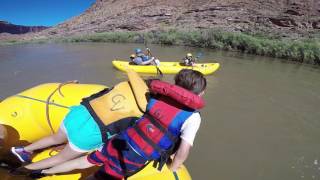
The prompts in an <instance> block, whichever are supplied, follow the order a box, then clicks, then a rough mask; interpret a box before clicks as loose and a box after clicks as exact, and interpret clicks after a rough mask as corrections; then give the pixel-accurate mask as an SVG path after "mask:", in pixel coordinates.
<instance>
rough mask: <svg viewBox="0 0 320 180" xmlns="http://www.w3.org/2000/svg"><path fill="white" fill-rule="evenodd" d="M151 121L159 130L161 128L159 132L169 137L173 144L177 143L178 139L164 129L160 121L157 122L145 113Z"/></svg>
mask: <svg viewBox="0 0 320 180" xmlns="http://www.w3.org/2000/svg"><path fill="white" fill-rule="evenodd" d="M144 116H146V117H147V118H148V119H149V120H150V122H151V123H152V124H153V125H155V126H156V127H157V128H159V130H160V131H161V132H162V133H163V134H166V135H168V137H169V139H170V140H171V142H172V143H175V142H176V141H177V140H178V138H177V136H175V135H173V134H172V133H171V132H170V131H169V130H167V129H166V128H164V127H163V126H162V125H161V124H160V123H159V121H157V120H156V119H155V118H154V117H153V116H151V115H150V114H149V113H145V115H144Z"/></svg>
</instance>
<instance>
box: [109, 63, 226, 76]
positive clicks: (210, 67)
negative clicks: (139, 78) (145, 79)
mask: <svg viewBox="0 0 320 180" xmlns="http://www.w3.org/2000/svg"><path fill="white" fill-rule="evenodd" d="M112 64H113V66H114V67H115V68H117V69H119V70H120V71H126V69H127V68H128V67H130V69H133V70H134V71H136V72H139V73H150V74H156V73H157V72H158V71H157V68H156V66H155V65H132V64H131V63H130V62H129V61H123V60H113V61H112ZM219 67H220V64H219V63H197V64H196V65H195V66H183V65H181V64H180V63H179V62H162V61H161V62H160V65H159V66H158V68H159V69H160V70H161V72H162V73H164V74H177V73H178V72H179V71H180V70H181V69H193V70H197V71H200V72H201V73H202V74H204V75H209V74H212V73H214V72H215V71H216V70H218V69H219Z"/></svg>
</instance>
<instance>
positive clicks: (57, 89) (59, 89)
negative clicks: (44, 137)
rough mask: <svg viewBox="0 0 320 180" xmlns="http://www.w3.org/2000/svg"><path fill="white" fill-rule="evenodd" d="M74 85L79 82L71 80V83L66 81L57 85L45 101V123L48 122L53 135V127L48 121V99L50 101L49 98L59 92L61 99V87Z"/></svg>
mask: <svg viewBox="0 0 320 180" xmlns="http://www.w3.org/2000/svg"><path fill="white" fill-rule="evenodd" d="M76 83H79V81H77V80H73V81H67V82H64V83H61V84H59V86H58V87H57V88H56V89H55V90H54V91H52V93H51V94H50V95H49V96H48V98H47V101H46V118H47V122H48V125H49V127H50V129H51V133H52V134H54V133H55V132H54V129H53V127H52V124H51V120H50V116H49V104H50V99H51V97H52V96H53V95H54V94H55V93H56V92H57V91H58V92H59V94H60V95H61V96H62V97H64V95H63V94H62V92H61V88H62V86H64V85H67V84H76Z"/></svg>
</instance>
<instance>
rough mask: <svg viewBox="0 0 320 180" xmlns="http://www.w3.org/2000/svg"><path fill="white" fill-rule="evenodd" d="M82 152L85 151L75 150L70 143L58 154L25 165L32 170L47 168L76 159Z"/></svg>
mask: <svg viewBox="0 0 320 180" xmlns="http://www.w3.org/2000/svg"><path fill="white" fill-rule="evenodd" d="M82 154H84V152H79V151H75V150H73V149H72V148H71V147H70V145H69V144H67V145H66V147H65V148H64V149H63V150H62V151H61V152H59V153H58V154H57V155H55V156H52V157H50V158H47V159H44V160H41V161H38V162H35V163H32V164H29V165H27V166H25V167H26V168H27V169H31V170H36V169H46V168H50V167H53V166H55V165H57V164H60V163H62V162H65V161H68V160H70V159H74V158H76V157H78V156H80V155H82Z"/></svg>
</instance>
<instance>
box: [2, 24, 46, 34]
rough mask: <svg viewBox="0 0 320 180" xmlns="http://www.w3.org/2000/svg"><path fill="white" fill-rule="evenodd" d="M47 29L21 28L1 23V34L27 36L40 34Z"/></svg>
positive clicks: (36, 27) (42, 27)
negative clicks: (27, 34) (33, 33)
mask: <svg viewBox="0 0 320 180" xmlns="http://www.w3.org/2000/svg"><path fill="white" fill-rule="evenodd" d="M47 28H48V27H45V26H20V25H14V24H10V23H8V22H6V21H0V33H9V34H25V33H28V32H40V31H42V30H44V29H47Z"/></svg>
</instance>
